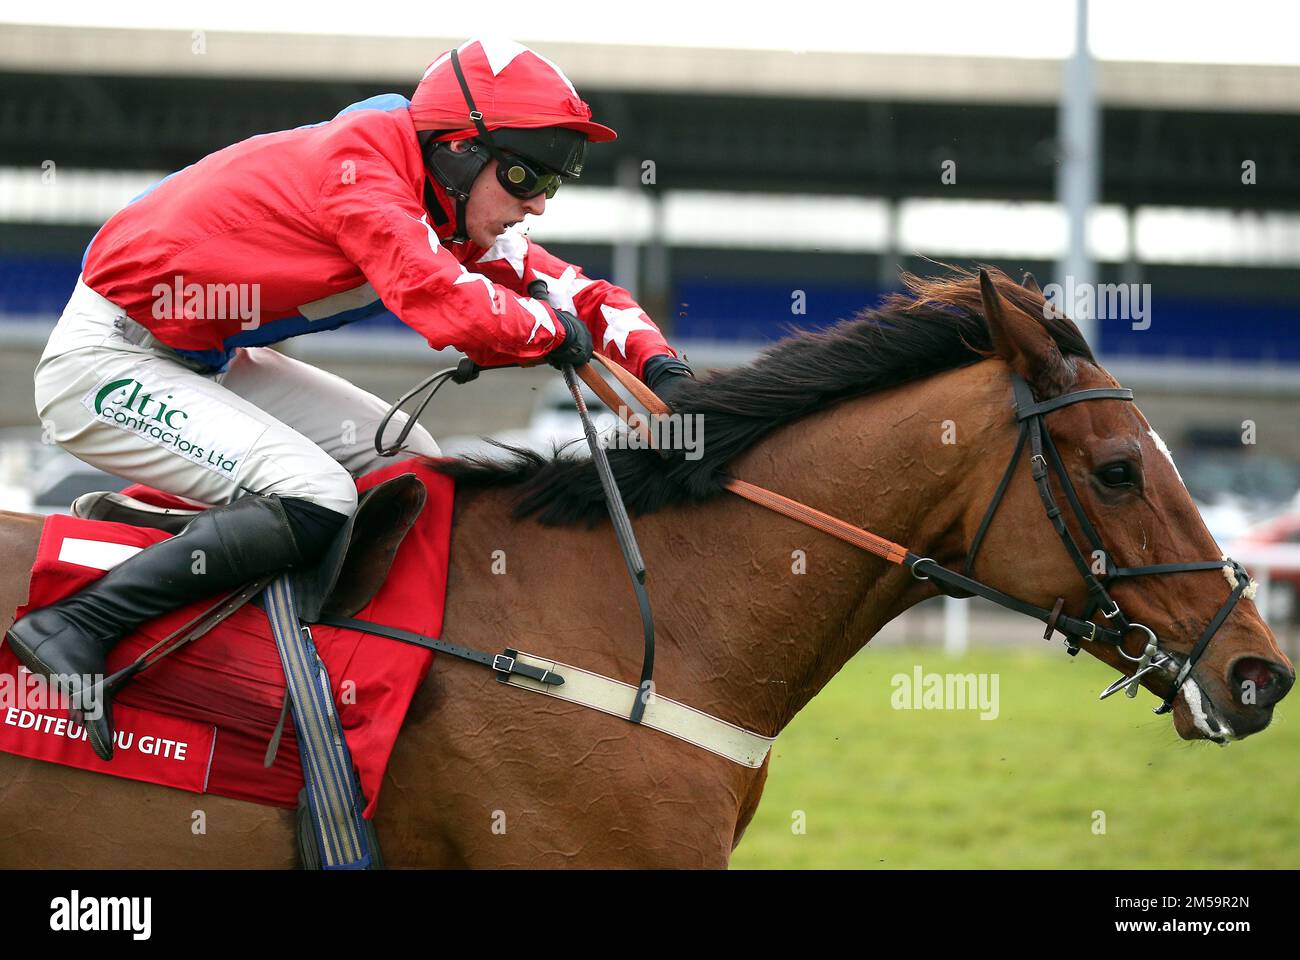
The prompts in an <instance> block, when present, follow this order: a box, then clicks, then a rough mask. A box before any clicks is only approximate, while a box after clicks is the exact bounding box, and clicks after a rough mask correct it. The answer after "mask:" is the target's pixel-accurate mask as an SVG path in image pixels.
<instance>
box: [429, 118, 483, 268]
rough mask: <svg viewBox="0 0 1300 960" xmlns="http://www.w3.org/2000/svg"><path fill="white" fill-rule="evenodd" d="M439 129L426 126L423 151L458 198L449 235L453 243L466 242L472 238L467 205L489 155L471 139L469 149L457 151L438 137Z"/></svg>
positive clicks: (432, 171)
mask: <svg viewBox="0 0 1300 960" xmlns="http://www.w3.org/2000/svg"><path fill="white" fill-rule="evenodd" d="M435 135H436V131H433V130H425V131H421V133H420V141H421V146H422V148H423V151H422V152H423V153H424V167H425V169H426V170H428V171H429V173H430V174H431V175H432V176H433V178H434V179H435V180H437V181H438V183H440V184H442V187H443V189H444V190H446V191H447V194H448V195H449V196H450V197H451V198H452V199H453V200H454V201H455V202H456V210H455V222H456V230H455V232H454V233H453V234H452V235H451V237H449V238H448V241H449V242H450V243H464V242H465V241H467V240H468V239H469V235H468V234H467V233H466V219H465V217H466V214H465V211H466V206H467V205H468V203H469V193H470V190H471V189H472V188H473V186H474V181H475V180H476V179H477V178H478V175H479V174H480V173H481V172H482V171H483V168H484V167H485V166H487V163H488V160H490V159H491V158H490V157H489V156H488V153H487V151H486V150H484V149H483V147H482V145H480V144H478V143H473V142H471V143H470V145H469V148H468V149H467V150H461V151H459V152H458V151H456V150H453V149H452V148H451V144H449V143H447V142H446V141H443V140H435V139H434V136H435Z"/></svg>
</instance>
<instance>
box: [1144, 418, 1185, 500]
mask: <svg viewBox="0 0 1300 960" xmlns="http://www.w3.org/2000/svg"><path fill="white" fill-rule="evenodd" d="M1147 434H1148V435H1149V436H1150V437H1151V439H1152V440H1153V441H1155V445H1156V449H1157V450H1159V451H1160V452H1161V453H1163V454H1164V455H1165V459H1166V460H1168V461H1169V466H1171V467H1173V468H1174V475H1175V476H1176V477H1178V482H1179V483H1183V475H1182V474H1181V473H1179V472H1178V464H1176V463H1174V455H1173V454H1172V453H1170V452H1169V448H1168V447H1167V446H1165V441H1164V440H1163V439H1162V438H1161V436H1160V434H1158V433H1156V432H1155V430H1154V429H1148V430H1147ZM1183 486H1187V484H1185V483H1183Z"/></svg>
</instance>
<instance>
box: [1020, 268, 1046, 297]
mask: <svg viewBox="0 0 1300 960" xmlns="http://www.w3.org/2000/svg"><path fill="white" fill-rule="evenodd" d="M1020 285H1021V286H1022V287H1024V288H1025V289H1026V290H1028V291H1029V292H1030V293H1036V294H1038V295H1039V296H1040V297H1041V296H1042V295H1043V288H1042V287H1040V286H1039V285H1038V281H1037V280H1035V279H1034V275H1033V274H1032V273H1030V272H1029V271H1028V270H1026V271H1025V277H1024V279H1023V280H1021V281H1020Z"/></svg>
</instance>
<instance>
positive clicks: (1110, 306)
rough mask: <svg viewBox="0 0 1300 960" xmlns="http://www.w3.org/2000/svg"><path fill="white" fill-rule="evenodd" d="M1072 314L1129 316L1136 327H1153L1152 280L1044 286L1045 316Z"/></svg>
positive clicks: (1068, 280) (1108, 317) (1085, 317)
mask: <svg viewBox="0 0 1300 960" xmlns="http://www.w3.org/2000/svg"><path fill="white" fill-rule="evenodd" d="M1065 316H1069V317H1072V318H1074V319H1075V320H1128V321H1130V322H1131V323H1132V326H1133V329H1134V330H1147V329H1149V328H1150V327H1151V284H1149V283H1076V282H1075V280H1074V277H1073V276H1067V277H1066V278H1065V283H1064V284H1060V283H1048V284H1045V285H1044V286H1043V317H1044V319H1060V318H1061V317H1065Z"/></svg>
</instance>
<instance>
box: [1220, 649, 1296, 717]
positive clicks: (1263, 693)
mask: <svg viewBox="0 0 1300 960" xmlns="http://www.w3.org/2000/svg"><path fill="white" fill-rule="evenodd" d="M1232 679H1233V684H1234V686H1235V688H1236V698H1237V702H1238V703H1240V704H1242V705H1243V706H1260V707H1269V706H1272V705H1273V704H1275V703H1277V702H1278V701H1279V700H1281V699H1282V698H1283V697H1285V696H1286V695H1287V692H1288V691H1289V690H1290V689H1291V686H1292V684H1294V683H1295V674H1294V673H1292V672H1291V671H1290V670H1289V669H1287V668H1286V667H1284V666H1282V665H1281V664H1277V663H1272V662H1271V661H1268V660H1261V659H1259V658H1258V657H1242V658H1241V659H1240V660H1238V661H1237V662H1236V663H1234V664H1233V665H1232Z"/></svg>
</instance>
